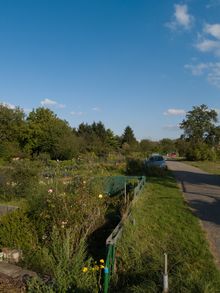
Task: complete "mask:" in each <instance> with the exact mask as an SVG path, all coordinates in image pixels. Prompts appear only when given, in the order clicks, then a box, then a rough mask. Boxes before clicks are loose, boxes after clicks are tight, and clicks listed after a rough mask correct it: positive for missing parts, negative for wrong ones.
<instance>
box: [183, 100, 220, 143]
mask: <svg viewBox="0 0 220 293" xmlns="http://www.w3.org/2000/svg"><path fill="white" fill-rule="evenodd" d="M217 116H218V114H217V112H216V111H215V110H210V109H208V107H207V106H206V105H204V104H203V105H201V106H196V107H193V110H192V111H189V112H187V114H186V119H185V120H183V121H182V123H181V124H180V128H181V129H183V130H184V137H185V138H188V139H189V141H193V142H194V143H198V142H203V141H204V140H205V139H206V138H207V137H208V136H209V134H210V133H211V132H212V131H213V129H214V128H215V124H214V123H216V122H217Z"/></svg>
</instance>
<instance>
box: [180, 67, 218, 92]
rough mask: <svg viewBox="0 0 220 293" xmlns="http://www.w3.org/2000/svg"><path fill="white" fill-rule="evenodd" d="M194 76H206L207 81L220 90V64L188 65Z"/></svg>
mask: <svg viewBox="0 0 220 293" xmlns="http://www.w3.org/2000/svg"><path fill="white" fill-rule="evenodd" d="M184 67H185V68H186V69H189V70H190V71H191V73H192V74H193V75H197V76H199V75H204V76H206V79H207V81H208V82H209V83H210V84H212V85H215V86H217V87H219V88H220V62H208V63H200V64H186V65H185V66H184Z"/></svg>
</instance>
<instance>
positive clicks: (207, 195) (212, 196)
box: [167, 161, 220, 268]
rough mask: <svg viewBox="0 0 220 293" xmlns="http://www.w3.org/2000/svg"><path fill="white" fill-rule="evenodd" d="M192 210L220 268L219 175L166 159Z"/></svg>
mask: <svg viewBox="0 0 220 293" xmlns="http://www.w3.org/2000/svg"><path fill="white" fill-rule="evenodd" d="M167 164H168V168H169V169H170V170H171V171H173V173H174V176H175V177H176V180H177V182H178V183H179V184H180V187H181V189H182V191H183V194H184V197H185V199H186V200H187V201H188V203H189V205H190V207H191V208H192V210H193V212H194V213H195V214H196V215H197V216H198V218H199V219H200V220H201V223H202V226H203V228H204V230H205V232H206V234H207V238H208V240H209V242H210V246H211V250H212V252H213V254H214V256H215V259H216V263H217V265H218V266H219V268H220V176H218V175H211V174H208V173H206V172H204V171H202V170H200V169H198V168H195V167H192V166H189V165H186V164H184V163H181V162H175V161H168V162H167Z"/></svg>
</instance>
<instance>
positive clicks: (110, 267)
mask: <svg viewBox="0 0 220 293" xmlns="http://www.w3.org/2000/svg"><path fill="white" fill-rule="evenodd" d="M145 183H146V177H145V176H142V177H141V179H140V181H139V183H138V185H137V186H136V187H135V188H134V197H133V200H132V202H131V204H133V202H134V201H135V200H136V198H137V197H138V195H139V194H140V192H141V191H142V189H143V187H144V184H145ZM130 209H131V205H130V206H129V207H128V211H127V213H126V215H127V216H126V217H123V219H122V220H121V221H120V222H119V224H118V225H117V226H116V227H115V229H114V230H113V232H112V233H111V234H110V235H109V237H108V238H107V239H106V246H107V251H108V252H107V257H106V261H105V268H104V284H103V292H104V293H108V290H109V286H110V280H111V276H112V274H113V272H114V267H115V251H116V243H117V241H118V239H119V238H120V236H121V234H122V231H123V225H124V221H125V220H126V219H127V218H128V217H129V216H130V214H131V211H130Z"/></svg>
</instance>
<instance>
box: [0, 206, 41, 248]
mask: <svg viewBox="0 0 220 293" xmlns="http://www.w3.org/2000/svg"><path fill="white" fill-rule="evenodd" d="M0 245H1V246H2V247H4V246H5V247H10V248H16V249H21V250H23V251H25V252H26V251H34V250H35V248H36V245H37V235H36V232H35V229H34V226H33V224H32V223H31V221H30V220H29V218H28V217H27V213H26V212H25V211H23V210H22V209H18V210H16V211H13V212H11V213H9V214H7V215H5V216H2V217H1V218H0Z"/></svg>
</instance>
